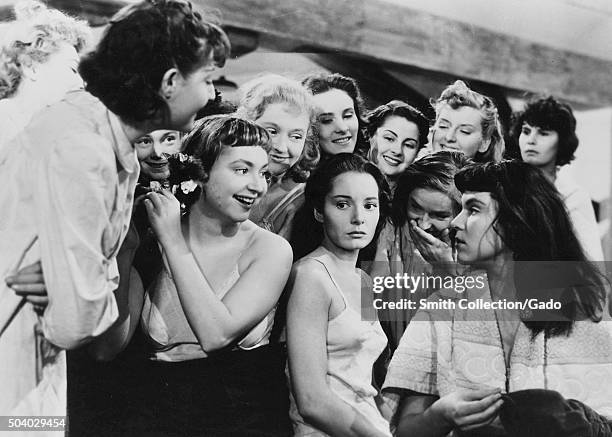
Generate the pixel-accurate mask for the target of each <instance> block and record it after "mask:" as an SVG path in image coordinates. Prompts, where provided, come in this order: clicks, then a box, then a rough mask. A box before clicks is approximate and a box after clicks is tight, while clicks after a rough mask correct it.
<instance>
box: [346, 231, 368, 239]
mask: <svg viewBox="0 0 612 437" xmlns="http://www.w3.org/2000/svg"><path fill="white" fill-rule="evenodd" d="M348 234H349V235H350V236H351V237H352V238H362V237H365V236H366V235H367V234H366V233H365V232H363V231H352V232H349V233H348Z"/></svg>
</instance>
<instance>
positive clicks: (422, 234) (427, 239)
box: [410, 220, 448, 247]
mask: <svg viewBox="0 0 612 437" xmlns="http://www.w3.org/2000/svg"><path fill="white" fill-rule="evenodd" d="M410 224H411V226H410V229H411V230H412V232H413V235H417V236H418V238H420V239H421V240H422V241H423V242H424V243H427V244H429V245H431V246H440V247H441V246H445V245H447V244H446V243H445V242H444V241H442V240H440V239H438V238H436V237H434V236H433V235H431V234H430V233H429V232H427V231H424V230H423V229H421V228H420V227H419V226H418V225H417V224H416V222H415V221H414V220H411V222H410ZM445 232H446V235H448V230H445ZM443 235H444V234H443Z"/></svg>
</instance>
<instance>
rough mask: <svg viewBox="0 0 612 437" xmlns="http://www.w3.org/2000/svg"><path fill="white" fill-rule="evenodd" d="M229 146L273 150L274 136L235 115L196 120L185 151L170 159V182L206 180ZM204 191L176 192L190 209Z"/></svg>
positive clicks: (186, 138)
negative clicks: (272, 137)
mask: <svg viewBox="0 0 612 437" xmlns="http://www.w3.org/2000/svg"><path fill="white" fill-rule="evenodd" d="M227 147H261V148H263V149H264V150H265V152H266V153H268V152H269V150H270V136H269V135H268V131H266V130H265V129H264V128H263V127H261V126H259V125H258V124H255V123H253V122H251V121H248V120H245V119H243V118H241V117H236V116H234V115H227V114H220V115H211V116H209V117H205V118H202V119H200V120H198V121H196V123H195V126H194V128H193V129H192V130H191V132H189V134H188V135H186V136H185V138H183V143H182V149H183V152H182V153H181V154H178V155H177V156H173V157H172V158H171V159H169V162H170V184H171V185H180V183H181V182H185V181H189V180H192V181H194V182H200V183H206V182H207V181H208V178H209V175H210V170H211V169H212V167H213V165H214V164H215V162H217V159H218V158H219V156H220V155H221V153H222V152H223V150H224V149H225V148H227ZM201 192H202V190H201V189H200V187H199V186H198V187H197V188H196V189H195V191H193V192H191V193H188V194H184V193H183V192H182V191H181V190H177V191H176V193H175V194H176V196H177V199H179V201H180V202H181V203H182V204H184V205H185V207H186V209H187V210H188V209H189V207H190V206H191V205H193V204H194V203H195V202H196V201H197V200H198V199H199V197H200V195H201Z"/></svg>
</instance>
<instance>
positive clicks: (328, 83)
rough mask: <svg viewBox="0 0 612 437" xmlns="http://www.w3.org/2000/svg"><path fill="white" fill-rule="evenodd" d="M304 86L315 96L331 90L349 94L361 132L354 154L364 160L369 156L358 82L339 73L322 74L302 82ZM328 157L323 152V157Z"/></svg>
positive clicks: (363, 104)
mask: <svg viewBox="0 0 612 437" xmlns="http://www.w3.org/2000/svg"><path fill="white" fill-rule="evenodd" d="M302 84H303V85H304V86H305V87H306V88H308V89H309V90H310V91H311V92H312V94H313V95H316V94H321V93H325V92H327V91H331V90H341V91H344V92H345V93H347V94H348V96H349V97H350V98H351V100H352V101H353V106H354V107H355V115H357V120H358V122H359V130H358V132H357V143H356V144H355V150H354V153H356V154H358V155H360V156H363V157H364V158H365V157H366V156H367V154H368V149H369V148H370V146H369V144H368V142H367V141H366V138H365V135H364V133H363V129H364V127H365V125H366V122H365V119H364V116H365V103H364V101H363V97H362V95H361V90H360V89H359V86H358V85H357V81H356V80H355V79H353V78H352V77H348V76H343V75H341V74H339V73H332V74H329V73H322V74H315V75H311V76H308V77H307V78H306V79H304V80H303V81H302ZM324 155H326V154H325V153H324V152H323V151H321V156H322V157H323V156H324Z"/></svg>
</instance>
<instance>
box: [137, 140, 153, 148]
mask: <svg viewBox="0 0 612 437" xmlns="http://www.w3.org/2000/svg"><path fill="white" fill-rule="evenodd" d="M134 144H136V145H137V146H138V147H147V146H150V145H151V144H153V140H152V139H151V138H139V139H137V140H136V141H134Z"/></svg>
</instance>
